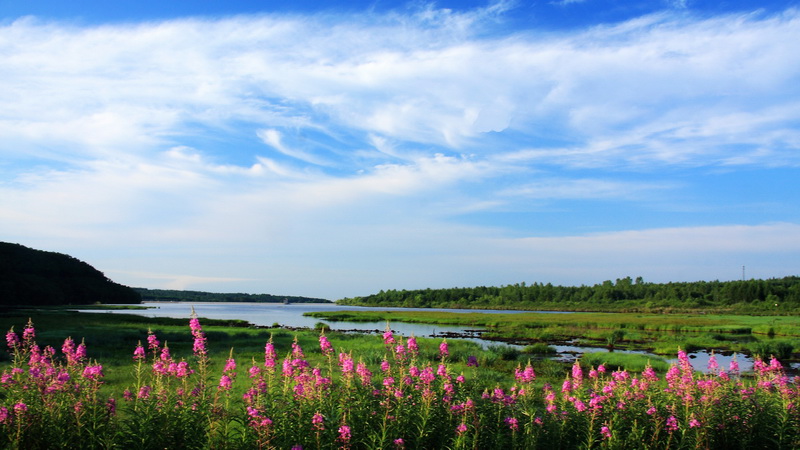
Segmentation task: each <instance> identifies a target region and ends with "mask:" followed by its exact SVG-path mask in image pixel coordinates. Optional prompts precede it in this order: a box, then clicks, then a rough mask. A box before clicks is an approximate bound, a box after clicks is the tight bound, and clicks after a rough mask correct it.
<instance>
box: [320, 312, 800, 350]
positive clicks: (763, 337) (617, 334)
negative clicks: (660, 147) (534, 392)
mask: <svg viewBox="0 0 800 450" xmlns="http://www.w3.org/2000/svg"><path fill="white" fill-rule="evenodd" d="M307 315H309V316H313V317H317V318H320V319H326V320H331V321H337V320H338V321H354V322H359V321H373V322H375V321H395V322H410V323H432V324H441V325H459V326H463V327H473V328H485V330H486V331H484V332H483V335H482V337H483V338H484V339H490V340H491V339H496V340H500V341H514V342H517V343H529V344H531V345H532V344H535V343H537V342H548V343H552V342H558V341H574V340H576V339H577V340H578V341H579V342H580V343H581V345H587V346H596V347H606V346H612V345H613V346H614V347H616V348H622V349H636V350H648V351H652V352H654V353H657V354H665V355H674V354H675V352H676V351H677V348H678V347H681V348H683V349H685V350H687V351H692V350H699V349H716V350H727V351H736V352H743V353H758V354H764V353H765V352H768V351H769V352H771V354H776V355H777V354H781V355H783V357H784V358H791V357H792V356H793V351H794V350H795V349H800V317H798V316H743V315H728V314H643V313H596V312H593V313H586V312H581V313H571V314H546V313H513V314H510V313H509V314H506V313H496V314H495V313H492V314H488V313H456V312H447V311H338V312H315V313H307ZM773 339H780V340H782V341H785V344H782V346H781V347H780V348H778V347H776V346H775V344H770V342H771V341H772V340H773ZM531 353H535V352H531Z"/></svg>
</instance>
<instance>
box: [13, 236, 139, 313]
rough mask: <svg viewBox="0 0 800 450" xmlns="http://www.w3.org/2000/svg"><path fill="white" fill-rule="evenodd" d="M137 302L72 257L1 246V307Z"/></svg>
mask: <svg viewBox="0 0 800 450" xmlns="http://www.w3.org/2000/svg"><path fill="white" fill-rule="evenodd" d="M139 301H140V297H139V294H138V293H137V292H136V291H134V290H133V289H131V288H129V287H127V286H123V285H121V284H117V283H114V282H113V281H111V280H109V279H108V278H106V276H105V275H103V273H102V272H100V271H99V270H97V269H95V268H94V267H92V266H90V265H89V264H87V263H85V262H83V261H80V260H78V259H75V258H73V257H72V256H68V255H65V254H62V253H55V252H47V251H42V250H35V249H32V248H28V247H25V246H23V245H19V244H11V243H8V242H0V305H25V306H27V305H77V304H83V305H85V304H90V303H98V302H99V303H139Z"/></svg>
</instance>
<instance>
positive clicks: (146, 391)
mask: <svg viewBox="0 0 800 450" xmlns="http://www.w3.org/2000/svg"><path fill="white" fill-rule="evenodd" d="M151 390H152V388H151V387H150V386H142V387H141V388H140V389H139V393H138V394H137V395H136V396H137V397H138V398H141V399H143V400H147V399H148V398H150V391H151Z"/></svg>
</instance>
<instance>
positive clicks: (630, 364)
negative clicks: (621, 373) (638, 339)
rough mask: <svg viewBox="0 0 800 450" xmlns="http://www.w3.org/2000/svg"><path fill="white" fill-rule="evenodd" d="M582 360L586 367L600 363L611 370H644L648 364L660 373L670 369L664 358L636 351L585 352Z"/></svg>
mask: <svg viewBox="0 0 800 450" xmlns="http://www.w3.org/2000/svg"><path fill="white" fill-rule="evenodd" d="M580 362H581V365H582V366H586V367H597V366H599V365H600V364H605V366H606V368H608V369H610V370H618V369H625V370H628V371H633V372H641V371H643V370H644V369H645V367H647V365H648V364H650V366H652V367H653V369H655V370H656V371H657V372H659V373H664V372H666V371H667V369H669V363H667V362H666V361H665V360H664V359H662V358H658V357H653V356H648V355H640V354H636V353H619V352H592V353H584V354H583V356H582V357H581V359H580Z"/></svg>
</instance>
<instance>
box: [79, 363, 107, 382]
mask: <svg viewBox="0 0 800 450" xmlns="http://www.w3.org/2000/svg"><path fill="white" fill-rule="evenodd" d="M83 377H84V378H86V379H89V380H96V379H98V378H102V377H103V366H100V365H97V366H86V368H85V369H83Z"/></svg>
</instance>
